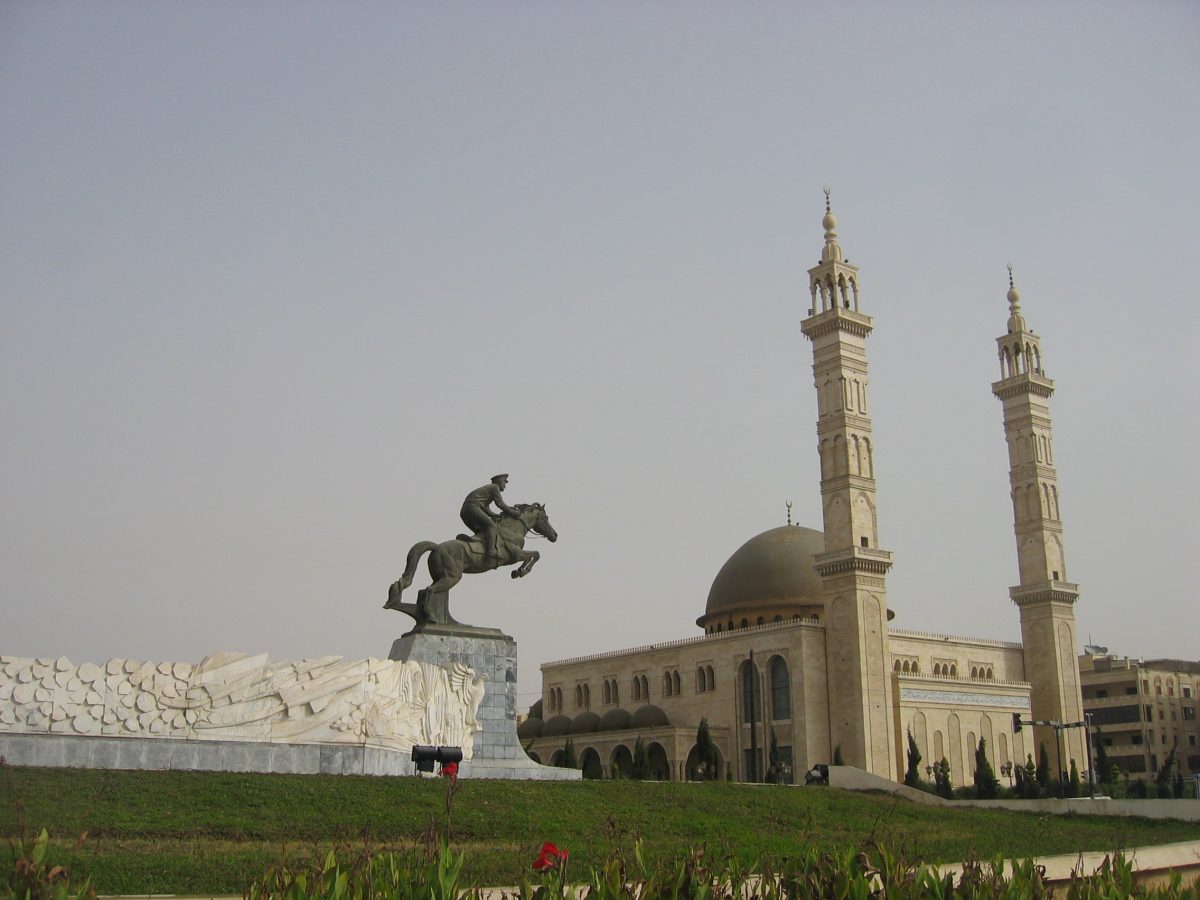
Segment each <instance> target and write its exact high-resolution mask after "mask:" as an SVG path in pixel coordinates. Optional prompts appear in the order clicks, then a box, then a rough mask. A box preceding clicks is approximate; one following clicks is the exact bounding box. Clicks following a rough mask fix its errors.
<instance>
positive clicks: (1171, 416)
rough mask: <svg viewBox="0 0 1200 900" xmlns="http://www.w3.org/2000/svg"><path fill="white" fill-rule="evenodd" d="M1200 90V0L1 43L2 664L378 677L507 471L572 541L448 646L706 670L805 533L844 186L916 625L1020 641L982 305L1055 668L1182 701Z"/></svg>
mask: <svg viewBox="0 0 1200 900" xmlns="http://www.w3.org/2000/svg"><path fill="white" fill-rule="evenodd" d="M1197 46H1200V6H1198V5H1197V4H1195V3H1193V2H1183V0H1180V2H1139V3H1132V2H1127V3H1113V2H1070V3H1067V2H1058V3H1033V2H1028V3H992V4H982V3H969V4H965V3H958V2H953V3H918V2H913V3H902V4H900V3H882V2H880V3H853V2H847V3H838V4H801V3H737V4H735V3H682V2H680V3H637V4H634V3H537V2H531V3H519V4H518V3H512V4H507V3H477V4H450V3H438V4H432V3H430V4H397V3H356V4H334V3H325V4H320V3H309V4H295V3H243V2H238V3H218V2H209V3H159V4H147V3H106V4H90V3H32V2H30V3H14V2H10V3H6V4H4V5H3V6H0V423H2V426H0V509H2V511H3V514H2V516H0V579H2V580H0V585H2V586H0V590H2V594H0V596H2V598H3V626H2V627H0V652H4V653H12V654H18V655H38V656H56V655H59V654H65V655H68V656H70V657H71V658H72V659H73V660H74V661H76V662H83V661H88V660H93V661H100V660H104V659H106V658H108V657H111V656H133V657H138V658H143V659H155V660H192V661H196V660H199V659H200V658H202V657H203V656H204V655H206V654H208V653H210V652H214V651H216V650H221V649H233V650H247V651H261V650H266V651H270V652H271V654H272V655H274V656H277V657H302V656H316V655H324V654H342V655H348V656H365V655H376V656H379V655H386V653H387V651H388V649H389V647H390V644H391V641H392V639H393V638H394V637H396V636H398V635H399V634H400V633H401V631H403V630H405V629H406V628H407V627H408V622H409V620H408V619H407V618H406V617H404V616H402V615H399V614H396V613H392V612H385V611H384V610H382V609H381V608H380V607H381V605H382V603H383V600H384V599H385V593H386V589H387V585H388V584H389V583H390V582H391V581H392V580H394V579H395V578H396V577H398V575H399V573H400V571H401V569H402V567H403V555H404V553H405V552H406V551H407V549H408V547H409V546H410V545H411V544H413V543H415V542H416V541H418V540H425V539H436V540H442V539H446V538H450V537H452V536H453V535H454V534H455V533H456V532H457V531H459V530H460V524H459V521H458V516H457V512H458V507H459V504H460V503H461V500H462V497H463V496H464V495H465V494H466V492H467V491H468V490H470V489H471V488H474V487H476V486H477V485H479V484H482V483H484V482H485V481H486V480H487V478H488V477H489V476H490V475H492V474H493V473H494V472H496V471H508V472H510V473H511V474H512V483H511V485H510V487H509V489H508V491H507V493H506V496H507V498H508V500H509V501H510V502H515V501H524V500H542V501H545V502H546V503H547V504H548V509H549V512H550V514H551V518H552V520H553V522H554V524H555V526H556V527H557V528H558V531H559V534H560V540H559V542H558V543H557V544H555V545H549V544H548V543H545V542H542V543H541V544H540V545H538V549H540V550H542V552H543V556H542V561H541V563H540V564H539V566H538V568H537V569H536V570H535V571H534V573H533V574H532V575H531V576H530V577H529V578H526V579H524V580H521V581H512V580H511V579H509V578H508V577H506V576H504V575H499V574H496V575H490V576H486V577H485V576H479V577H474V578H470V579H468V580H466V581H464V582H463V583H462V585H460V587H459V588H457V589H456V590H455V592H454V594H453V595H452V604H453V609H454V611H455V613H456V614H457V615H458V617H459V618H461V619H464V620H466V621H471V622H475V623H478V624H491V625H500V626H503V627H504V628H505V629H506V630H507V631H508V632H509V633H511V634H512V635H514V636H515V637H516V638H517V640H518V641H519V644H520V654H521V663H522V672H521V683H520V687H521V691H522V695H523V696H522V702H523V703H527V702H529V701H531V700H532V699H534V697H535V695H536V692H537V690H538V686H539V684H540V678H539V675H538V671H537V667H538V665H539V664H540V663H542V662H545V661H546V660H549V659H556V658H562V657H567V656H573V655H578V654H583V653H591V652H596V651H601V650H609V649H616V648H619V647H625V646H630V645H636V644H641V643H646V642H652V641H659V640H666V639H672V638H678V637H687V636H691V635H694V634H698V633H699V632H698V630H697V629H696V627H695V625H694V619H695V617H696V616H697V615H699V614H700V613H701V612H702V611H703V609H704V603H705V599H706V597H707V593H708V588H709V585H710V583H711V581H712V579H713V577H714V576H715V575H716V573H717V571H718V570H719V569H720V567H721V565H722V563H723V562H724V561H725V559H726V558H727V557H728V556H729V555H730V554H731V553H732V552H733V551H734V550H735V549H736V548H737V547H738V546H740V545H741V544H742V542H744V541H745V540H747V539H748V538H749V537H751V536H753V535H754V534H757V533H758V532H760V531H762V530H765V529H767V528H770V527H773V526H775V525H779V524H782V523H783V521H784V515H785V508H784V501H785V500H789V499H790V500H792V501H793V502H794V504H795V516H796V518H797V520H798V521H800V522H802V523H805V524H809V525H813V526H817V527H819V525H820V508H819V504H818V490H817V488H818V466H817V455H816V451H815V446H816V444H815V437H814V423H815V416H816V413H815V402H814V393H813V388H812V377H811V369H810V366H811V355H810V351H809V347H808V345H807V342H806V341H805V340H804V339H803V337H802V335H801V333H800V328H799V323H800V320H801V319H802V318H803V317H804V314H805V309H806V308H807V306H808V302H807V299H808V298H807V290H806V275H805V270H806V269H807V268H808V267H810V266H812V265H813V264H814V263H815V262H816V260H817V258H818V255H819V250H820V246H821V227H820V219H821V215H822V214H823V207H822V201H823V198H822V195H821V186H822V185H823V184H825V183H828V184H830V185H831V186H832V187H833V200H834V209H835V212H836V213H837V215H838V217H839V219H840V223H841V226H840V229H839V231H840V235H841V239H842V245H843V247H844V249H845V251H846V254H847V255H848V256H849V257H850V259H851V260H852V261H853V262H855V263H856V264H858V265H859V266H861V272H862V282H863V286H864V293H863V298H862V304H863V309H864V311H866V312H868V313H870V314H871V315H873V316H874V317H875V324H876V331H875V334H874V336H873V337H872V338H871V340H870V342H869V347H868V349H869V354H870V363H871V371H872V391H873V393H872V396H873V414H874V425H875V445H876V454H875V458H876V466H877V474H878V480H879V481H878V483H879V518H880V538H881V543H882V545H883V546H884V547H885V548H889V549H892V550H894V551H895V554H896V564H895V568H894V569H893V571H892V575H891V576H890V578H889V581H888V591H889V594H888V596H889V606H891V607H892V608H893V609H894V610H895V611H896V613H897V618H896V621H895V623H894V624H895V626H897V627H902V628H910V629H918V630H930V631H942V632H946V633H950V634H959V635H970V636H981V637H991V638H999V639H1016V638H1017V637H1018V635H1019V630H1018V624H1017V614H1016V610H1015V608H1014V607H1013V606H1012V604H1011V603H1010V601H1009V600H1008V595H1007V589H1008V586H1009V585H1010V584H1013V583H1014V582H1015V581H1016V578H1017V574H1016V561H1015V556H1016V554H1015V550H1014V544H1013V537H1012V513H1011V505H1010V502H1009V499H1008V486H1007V459H1006V454H1005V445H1004V440H1003V432H1002V428H1001V414H1000V404H999V402H998V401H996V400H995V399H994V398H993V397H992V396H991V394H990V383H991V382H992V381H993V380H995V379H996V378H998V377H999V366H998V363H997V362H996V358H995V344H994V339H995V337H996V336H997V335H999V334H1000V333H1001V332H1002V331H1003V330H1004V326H1005V321H1006V318H1007V306H1006V303H1005V299H1004V295H1005V291H1006V290H1007V283H1006V275H1005V264H1006V263H1008V262H1010V261H1011V262H1012V263H1013V265H1014V267H1015V270H1016V277H1017V282H1018V286H1019V287H1020V288H1021V291H1022V296H1023V309H1024V312H1025V314H1026V317H1027V319H1028V321H1029V323H1030V325H1031V327H1032V328H1033V329H1034V330H1035V331H1037V332H1038V333H1039V334H1040V335H1041V336H1042V339H1043V351H1044V354H1045V362H1046V367H1047V370H1048V372H1049V374H1050V376H1051V377H1053V378H1055V379H1056V381H1057V385H1058V392H1057V393H1056V395H1055V397H1054V400H1053V412H1054V426H1055V437H1056V445H1055V446H1056V461H1057V464H1058V473H1059V478H1060V487H1061V494H1062V498H1063V504H1062V505H1063V518H1064V522H1065V528H1066V548H1067V567H1068V576H1069V578H1070V579H1071V580H1073V581H1077V582H1079V583H1080V585H1081V588H1082V597H1081V599H1080V601H1079V604H1078V607H1077V617H1078V622H1079V633H1080V635H1081V636H1086V635H1089V634H1090V635H1091V636H1092V637H1093V638H1094V639H1095V640H1096V641H1097V642H1100V643H1105V644H1108V645H1109V646H1110V648H1111V649H1113V650H1114V651H1117V652H1121V653H1127V654H1131V655H1145V656H1151V655H1174V656H1184V657H1189V658H1192V659H1195V658H1197V657H1200V648H1198V646H1197V642H1196V639H1195V635H1196V626H1197V610H1198V606H1200V604H1197V602H1196V587H1195V586H1196V583H1197V580H1198V576H1200V566H1198V565H1197V561H1196V560H1197V556H1198V554H1197V551H1196V527H1195V514H1196V509H1197V503H1198V501H1200V490H1198V479H1197V475H1196V462H1195V460H1194V456H1195V452H1194V451H1195V446H1196V443H1197V437H1198V434H1197V400H1196V392H1197V388H1198V387H1200V378H1198V374H1200V366H1198V364H1197V351H1198V343H1197V342H1198V339H1200V328H1198V326H1197V323H1198V322H1200V316H1197V312H1196V302H1197V301H1196V296H1197V284H1200V261H1198V260H1200V236H1198V235H1200V231H1198V229H1197V226H1196V214H1197V209H1200V176H1198V174H1197V160H1200V116H1197V85H1200V54H1197V52H1196V48H1197ZM423 577H424V576H423ZM420 583H422V584H423V583H424V582H423V581H422V582H420Z"/></svg>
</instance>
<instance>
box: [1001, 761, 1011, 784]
mask: <svg viewBox="0 0 1200 900" xmlns="http://www.w3.org/2000/svg"><path fill="white" fill-rule="evenodd" d="M1000 773H1001V774H1002V775H1003V776H1004V777H1005V778H1007V779H1008V786H1009V787H1010V788H1011V787H1012V783H1013V780H1012V773H1013V764H1012V760H1009V761H1008V762H1006V763H1005V764H1004V765H1002V766H1001V767H1000Z"/></svg>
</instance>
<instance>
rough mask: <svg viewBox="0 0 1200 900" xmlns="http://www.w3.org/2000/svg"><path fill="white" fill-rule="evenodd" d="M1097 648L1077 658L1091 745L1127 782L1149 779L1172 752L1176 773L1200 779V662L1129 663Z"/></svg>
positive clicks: (1164, 660) (1134, 660)
mask: <svg viewBox="0 0 1200 900" xmlns="http://www.w3.org/2000/svg"><path fill="white" fill-rule="evenodd" d="M1087 649H1088V650H1093V649H1094V648H1087ZM1095 649H1098V650H1099V652H1085V653H1084V654H1083V655H1082V656H1080V657H1079V675H1080V681H1081V684H1082V687H1083V708H1084V711H1085V712H1086V713H1087V714H1088V716H1089V717H1090V719H1091V722H1092V742H1093V744H1095V743H1096V742H1097V741H1100V742H1103V743H1104V752H1105V754H1106V755H1107V757H1108V762H1109V764H1110V765H1117V766H1119V767H1120V768H1121V771H1123V772H1125V773H1127V774H1128V775H1129V776H1130V777H1131V778H1141V779H1152V778H1153V777H1154V776H1155V774H1156V773H1157V772H1158V769H1159V767H1160V766H1161V765H1163V764H1164V763H1165V762H1166V759H1167V755H1168V754H1169V753H1170V752H1171V748H1172V747H1175V748H1177V749H1176V751H1175V755H1176V761H1177V764H1178V766H1179V769H1178V771H1180V772H1182V773H1183V774H1184V776H1185V777H1191V776H1193V775H1196V774H1200V721H1197V718H1196V706H1197V701H1198V698H1200V661H1190V660H1179V659H1148V660H1142V659H1129V658H1128V657H1120V656H1112V655H1109V654H1108V653H1107V652H1106V651H1104V650H1103V648H1095Z"/></svg>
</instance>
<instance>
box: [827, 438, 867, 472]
mask: <svg viewBox="0 0 1200 900" xmlns="http://www.w3.org/2000/svg"><path fill="white" fill-rule="evenodd" d="M817 452H818V453H819V454H820V456H821V478H822V479H827V478H835V477H836V476H838V475H861V476H862V477H864V478H874V477H875V456H874V452H873V451H872V448H871V439H870V438H869V437H866V436H865V435H864V436H861V437H860V436H859V435H857V434H851V435H850V436H849V438H848V439H847V438H844V437H842V435H840V434H835V435H834V436H833V437H832V438H823V439H822V440H821V443H820V444H819V445H818V447H817Z"/></svg>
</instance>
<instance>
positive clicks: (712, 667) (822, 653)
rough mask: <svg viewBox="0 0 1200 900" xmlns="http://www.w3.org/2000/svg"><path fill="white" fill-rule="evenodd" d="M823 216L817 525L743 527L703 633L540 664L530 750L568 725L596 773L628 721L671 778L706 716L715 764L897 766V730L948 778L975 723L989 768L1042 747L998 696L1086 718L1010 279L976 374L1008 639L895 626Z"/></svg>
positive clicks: (680, 772)
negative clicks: (990, 464)
mask: <svg viewBox="0 0 1200 900" xmlns="http://www.w3.org/2000/svg"><path fill="white" fill-rule="evenodd" d="M822 225H823V226H824V229H825V243H824V246H823V247H822V250H821V258H820V261H819V262H818V263H817V265H816V266H815V267H813V268H812V269H810V270H809V273H808V274H809V298H810V304H811V305H810V306H809V308H808V311H807V318H805V319H804V320H803V322H802V325H801V328H802V331H803V333H804V335H805V336H806V337H807V338H808V339H809V340H810V341H811V342H812V345H813V379H814V387H815V389H816V410H817V422H816V449H817V453H818V455H819V458H820V465H821V483H820V490H821V500H822V510H823V518H824V521H823V530H822V531H821V532H817V531H814V530H812V529H807V528H802V527H799V526H792V525H791V523H790V520H789V525H788V526H786V527H783V528H777V529H772V530H771V531H767V532H764V533H763V534H760V535H758V536H756V537H754V538H752V539H751V540H749V541H748V542H747V543H746V544H745V545H743V547H742V548H741V549H739V550H738V551H737V552H736V553H735V554H734V555H733V556H732V557H730V559H729V561H728V562H726V563H725V565H724V566H723V567H722V569H721V570H720V572H719V573H718V575H717V578H716V579H715V581H714V582H713V587H712V590H711V591H710V593H709V597H708V602H707V604H706V607H705V610H704V614H703V615H701V616H700V617H699V618H698V619H697V620H696V622H697V624H698V625H699V626H700V627H701V628H703V629H704V632H705V633H704V635H703V636H700V637H695V638H691V639H685V640H680V641H673V642H670V643H666V644H657V645H653V646H649V647H635V648H631V649H629V650H619V651H615V652H612V653H602V654H597V655H594V656H588V657H582V658H578V659H570V660H561V661H557V662H549V663H546V664H545V665H543V666H542V698H541V700H540V701H539V702H538V703H537V704H535V706H534V708H533V709H532V710H531V711H530V713H531V715H530V718H529V719H528V720H527V721H526V722H524V723H523V724H522V726H521V734H522V737H523V739H525V740H528V741H531V742H532V749H533V752H534V753H535V754H536V755H537V756H538V757H539V758H540V759H543V760H547V761H551V760H555V759H561V754H562V753H563V750H564V744H565V742H566V740H567V739H568V738H569V739H570V740H571V741H572V743H573V746H574V748H575V753H576V756H577V758H578V759H579V761H580V763H581V765H583V767H584V771H585V774H590V775H592V776H607V775H610V774H612V772H613V770H614V768H615V769H623V768H624V767H625V765H626V764H627V763H628V760H629V753H630V751H631V750H632V748H633V747H634V746H635V745H636V742H637V741H638V740H639V739H641V740H642V742H643V743H644V744H646V745H648V746H649V747H650V748H651V757H652V760H654V762H653V763H652V765H651V767H650V768H651V773H652V775H653V776H655V777H662V778H672V779H678V778H686V777H688V776H689V775H691V774H693V773H694V765H693V763H694V761H695V737H696V730H697V727H698V726H699V724H700V721H701V720H702V719H704V720H707V722H708V724H709V727H710V731H711V733H712V735H713V738H714V740H715V742H716V744H717V746H718V748H719V752H720V764H719V770H720V775H721V777H726V776H727V775H728V777H732V778H735V779H738V780H746V781H757V780H761V779H762V778H763V776H764V774H765V773H766V771H767V769H768V768H769V766H770V760H771V758H772V757H773V758H774V760H775V762H776V764H777V766H776V768H777V769H779V770H780V771H781V772H782V773H783V776H784V779H785V780H791V779H794V778H796V777H797V775H798V773H801V772H803V771H805V770H806V769H808V768H809V767H811V766H812V765H814V764H817V763H828V762H831V761H832V759H833V758H834V756H835V754H838V753H840V756H841V757H842V759H843V760H844V761H845V763H846V764H847V765H851V766H855V767H857V768H860V769H863V770H866V771H868V772H871V773H874V774H876V775H879V776H883V777H886V778H890V779H899V778H901V777H902V775H903V772H904V768H905V750H906V745H907V737H906V735H907V733H908V732H909V731H910V730H911V732H912V733H913V737H914V739H915V740H916V742H917V745H918V747H919V748H920V750H921V754H922V756H923V764H930V763H932V762H934V761H937V760H939V759H941V758H942V757H945V758H946V759H947V760H948V761H949V763H950V769H951V778H952V781H953V783H954V784H956V785H962V784H967V783H970V781H971V779H972V776H973V774H974V763H975V749H976V747H977V745H978V742H979V740H981V739H982V740H984V741H985V742H986V747H987V752H988V757H989V759H990V760H991V761H992V762H993V764H994V765H995V767H996V769H997V771H1000V767H1001V766H1002V765H1003V764H1004V763H1007V762H1010V761H1013V762H1018V763H1019V762H1022V761H1024V759H1025V758H1026V756H1027V755H1033V756H1034V757H1035V758H1036V757H1037V754H1038V742H1039V741H1044V742H1045V743H1046V744H1047V747H1048V749H1049V750H1050V752H1051V753H1052V754H1053V752H1054V750H1053V748H1054V746H1055V745H1054V732H1053V731H1052V730H1048V729H1047V730H1046V732H1047V733H1046V734H1041V733H1040V732H1041V731H1042V730H1043V729H1038V730H1037V731H1036V732H1035V731H1033V730H1032V729H1030V728H1023V729H1022V731H1021V732H1020V733H1014V731H1013V723H1012V716H1013V714H1014V713H1018V714H1019V715H1020V716H1021V718H1022V719H1023V720H1026V721H1028V720H1029V719H1030V718H1039V719H1057V720H1059V721H1064V722H1071V721H1076V720H1079V719H1081V718H1082V703H1081V700H1080V688H1079V684H1080V681H1079V670H1078V668H1077V666H1076V661H1075V655H1074V651H1073V649H1072V648H1073V647H1074V646H1075V639H1076V635H1075V625H1074V611H1073V607H1074V602H1075V600H1076V599H1077V597H1078V588H1077V586H1076V585H1074V584H1072V583H1070V582H1067V581H1066V564H1065V561H1064V560H1065V556H1064V553H1063V549H1062V548H1063V527H1062V520H1061V518H1060V515H1059V505H1058V504H1059V497H1058V482H1057V474H1056V472H1055V469H1054V467H1053V460H1052V455H1051V454H1052V450H1051V446H1050V440H1051V438H1050V435H1051V428H1050V412H1049V405H1048V399H1049V396H1050V393H1051V392H1052V390H1053V382H1051V381H1050V380H1049V379H1048V378H1047V377H1046V376H1045V372H1044V369H1043V358H1042V349H1041V344H1040V340H1039V339H1038V338H1037V336H1036V335H1034V334H1033V333H1032V332H1031V331H1030V330H1029V329H1028V328H1027V326H1026V325H1025V321H1024V319H1023V318H1022V317H1021V315H1020V310H1019V305H1017V300H1018V299H1019V297H1017V296H1016V291H1015V288H1013V289H1011V290H1010V294H1009V301H1010V318H1009V323H1008V329H1007V332H1006V334H1005V335H1004V336H1003V337H1001V338H1000V339H999V352H1000V363H1001V380H1000V381H999V382H997V383H996V384H994V385H993V386H992V388H993V392H994V393H995V394H996V396H997V397H999V398H1000V399H1001V401H1002V402H1003V409H1004V425H1005V434H1006V437H1007V440H1008V442H1009V453H1010V463H1011V468H1010V480H1011V484H1012V487H1013V502H1014V510H1015V518H1016V523H1015V524H1016V533H1017V554H1018V573H1019V581H1020V584H1019V585H1018V587H1015V588H1012V589H1011V591H1010V597H1011V599H1012V600H1013V601H1014V602H1015V603H1016V605H1017V606H1018V609H1019V614H1020V617H1021V623H1022V634H1023V638H1024V640H1023V643H1022V644H1014V643H1006V642H1001V641H991V640H986V639H982V638H957V637H951V636H947V635H941V634H927V633H923V632H914V631H901V630H896V629H892V628H890V627H889V625H888V622H889V621H890V620H891V619H892V617H893V616H892V612H891V610H889V609H888V608H887V591H886V579H887V575H888V572H889V570H890V568H891V565H892V554H891V553H890V552H888V551H887V550H884V549H882V548H881V544H880V522H879V517H878V509H877V502H876V490H875V488H876V485H875V453H876V452H877V448H876V446H875V439H874V436H873V434H872V428H871V418H870V408H869V400H868V393H869V391H868V388H869V378H868V365H867V349H866V339H867V337H868V336H869V335H870V334H871V332H872V330H873V328H874V322H873V320H872V318H871V317H870V316H868V315H867V314H866V313H865V312H864V310H863V308H862V305H861V294H862V289H861V281H860V275H859V270H858V268H857V267H856V266H852V265H850V263H849V262H848V261H847V260H846V259H845V256H844V254H843V252H842V248H841V245H840V243H839V241H838V236H837V220H836V218H835V217H834V216H833V214H832V212H831V211H830V210H829V208H828V206H827V207H826V215H825V218H824V219H823V220H822ZM1010 288H1011V285H1010ZM1064 737H1065V740H1066V742H1067V749H1066V752H1065V754H1064V759H1063V764H1064V767H1066V766H1067V765H1068V760H1069V759H1072V758H1074V759H1076V760H1077V761H1078V762H1079V764H1080V768H1081V769H1086V768H1087V761H1086V756H1085V753H1084V751H1083V748H1082V735H1081V733H1080V730H1079V729H1076V730H1074V731H1068V732H1066V733H1065V735H1064ZM585 760H586V762H585ZM924 774H925V773H924V772H923V773H922V775H924Z"/></svg>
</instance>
